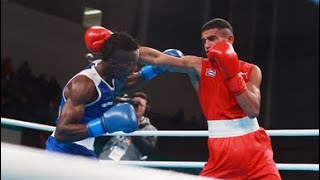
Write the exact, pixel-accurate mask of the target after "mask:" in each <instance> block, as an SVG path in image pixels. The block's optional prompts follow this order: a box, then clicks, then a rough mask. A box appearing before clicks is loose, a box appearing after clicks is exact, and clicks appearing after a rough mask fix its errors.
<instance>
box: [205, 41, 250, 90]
mask: <svg viewBox="0 0 320 180" xmlns="http://www.w3.org/2000/svg"><path fill="white" fill-rule="evenodd" d="M208 59H209V60H210V61H211V62H216V63H217V65H218V67H219V69H220V71H221V73H222V75H223V77H224V79H225V80H226V83H227V84H228V86H229V89H230V91H231V92H232V93H233V94H235V95H239V94H241V93H242V92H244V91H245V90H246V83H245V81H244V79H243V77H242V76H241V74H240V66H239V59H238V55H237V53H236V52H235V51H234V49H233V47H232V44H230V43H229V42H225V41H220V42H217V43H216V44H215V45H213V46H212V47H211V48H210V50H209V52H208Z"/></svg>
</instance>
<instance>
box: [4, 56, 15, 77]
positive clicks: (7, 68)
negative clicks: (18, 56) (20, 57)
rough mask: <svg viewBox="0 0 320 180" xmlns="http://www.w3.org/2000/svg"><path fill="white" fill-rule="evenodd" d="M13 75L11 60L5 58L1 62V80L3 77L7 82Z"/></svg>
mask: <svg viewBox="0 0 320 180" xmlns="http://www.w3.org/2000/svg"><path fill="white" fill-rule="evenodd" d="M13 75H14V70H13V66H12V62H11V58H9V57H6V58H4V59H3V62H1V78H2V77H5V78H6V79H7V80H9V79H11V78H12V76H13Z"/></svg>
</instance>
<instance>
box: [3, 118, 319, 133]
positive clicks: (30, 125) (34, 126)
mask: <svg viewBox="0 0 320 180" xmlns="http://www.w3.org/2000/svg"><path fill="white" fill-rule="evenodd" d="M1 124H5V125H11V126H18V127H24V128H30V129H36V130H43V131H51V132H53V131H54V130H55V127H54V126H48V125H43V124H37V123H30V122H24V121H19V120H15V119H9V118H3V117H1ZM266 132H267V134H268V135H269V136H319V129H286V130H266ZM115 135H124V136H159V137H160V136H162V137H163V136H167V137H208V135H209V133H208V131H206V130H201V131H192V130H191V131H163V130H161V131H136V132H133V133H123V132H114V133H110V134H105V136H115Z"/></svg>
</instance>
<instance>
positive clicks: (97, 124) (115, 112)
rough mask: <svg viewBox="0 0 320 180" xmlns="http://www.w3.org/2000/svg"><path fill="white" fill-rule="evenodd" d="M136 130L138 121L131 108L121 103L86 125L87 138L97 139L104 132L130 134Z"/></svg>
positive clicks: (129, 105) (127, 104)
mask: <svg viewBox="0 0 320 180" xmlns="http://www.w3.org/2000/svg"><path fill="white" fill-rule="evenodd" d="M137 128H138V119H137V115H136V113H135V110H134V108H133V106H132V105H131V104H129V103H121V104H117V105H115V106H113V107H112V108H110V109H109V110H108V111H106V112H105V113H103V116H101V117H99V118H96V119H94V120H91V121H90V122H89V123H88V124H87V132H88V136H89V137H97V136H100V135H102V134H104V133H106V132H108V133H113V132H115V131H123V132H125V133H130V132H133V131H135V130H137Z"/></svg>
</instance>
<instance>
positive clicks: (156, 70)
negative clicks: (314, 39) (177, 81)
mask: <svg viewBox="0 0 320 180" xmlns="http://www.w3.org/2000/svg"><path fill="white" fill-rule="evenodd" d="M163 53H164V54H167V55H170V56H174V57H177V58H181V57H182V56H183V53H182V52H181V51H179V50H177V49H167V50H165V51H163ZM166 71H167V70H166V69H165V68H162V67H159V66H152V65H146V66H143V67H142V68H141V70H140V71H139V74H140V76H141V77H142V79H144V80H150V79H152V78H154V77H156V76H157V75H160V74H163V73H165V72H166Z"/></svg>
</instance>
